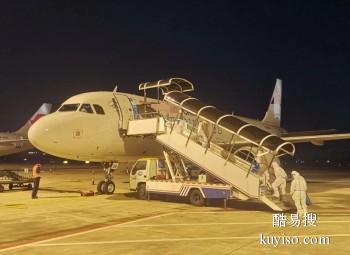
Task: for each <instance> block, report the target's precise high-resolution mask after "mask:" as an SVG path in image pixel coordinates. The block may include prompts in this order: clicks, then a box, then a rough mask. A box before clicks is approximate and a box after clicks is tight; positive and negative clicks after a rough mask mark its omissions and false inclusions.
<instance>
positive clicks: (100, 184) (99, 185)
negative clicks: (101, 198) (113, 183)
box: [97, 180, 106, 194]
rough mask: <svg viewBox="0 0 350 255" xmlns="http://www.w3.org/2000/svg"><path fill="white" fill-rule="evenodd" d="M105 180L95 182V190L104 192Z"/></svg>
mask: <svg viewBox="0 0 350 255" xmlns="http://www.w3.org/2000/svg"><path fill="white" fill-rule="evenodd" d="M105 185H106V182H105V181H104V180H101V181H99V182H98V183H97V192H98V193H100V194H104V192H105V191H104V190H105Z"/></svg>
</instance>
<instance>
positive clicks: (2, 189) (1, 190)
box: [0, 184, 5, 192]
mask: <svg viewBox="0 0 350 255" xmlns="http://www.w3.org/2000/svg"><path fill="white" fill-rule="evenodd" d="M4 189H5V188H4V186H2V185H1V184H0V192H3V191H4Z"/></svg>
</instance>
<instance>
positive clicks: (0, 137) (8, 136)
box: [0, 132, 33, 156]
mask: <svg viewBox="0 0 350 255" xmlns="http://www.w3.org/2000/svg"><path fill="white" fill-rule="evenodd" d="M23 139H26V137H23V136H21V135H17V134H13V133H10V132H0V156H5V155H10V154H15V153H19V152H23V151H27V150H30V149H31V148H33V146H32V145H31V144H30V142H29V141H28V140H23ZM8 140H11V141H12V142H6V143H1V141H8ZM16 140H18V141H16Z"/></svg>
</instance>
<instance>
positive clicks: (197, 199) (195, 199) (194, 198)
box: [190, 189, 204, 206]
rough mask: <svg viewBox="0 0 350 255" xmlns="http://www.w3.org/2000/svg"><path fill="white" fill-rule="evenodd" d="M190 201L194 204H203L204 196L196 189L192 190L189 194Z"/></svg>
mask: <svg viewBox="0 0 350 255" xmlns="http://www.w3.org/2000/svg"><path fill="white" fill-rule="evenodd" d="M190 203H191V204H193V205H195V206H202V205H204V198H203V196H202V193H201V192H200V191H199V190H198V189H195V190H192V192H191V194H190Z"/></svg>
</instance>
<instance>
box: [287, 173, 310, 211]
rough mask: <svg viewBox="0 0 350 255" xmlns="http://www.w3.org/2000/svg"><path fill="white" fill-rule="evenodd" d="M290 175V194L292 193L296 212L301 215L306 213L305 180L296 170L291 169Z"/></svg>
mask: <svg viewBox="0 0 350 255" xmlns="http://www.w3.org/2000/svg"><path fill="white" fill-rule="evenodd" d="M292 177H293V181H292V183H291V185H290V194H291V195H292V198H293V200H294V203H295V206H296V208H297V211H298V214H299V215H303V214H305V213H307V206H306V190H307V185H306V181H305V179H304V177H302V176H301V175H300V174H299V173H298V172H297V171H292Z"/></svg>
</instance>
